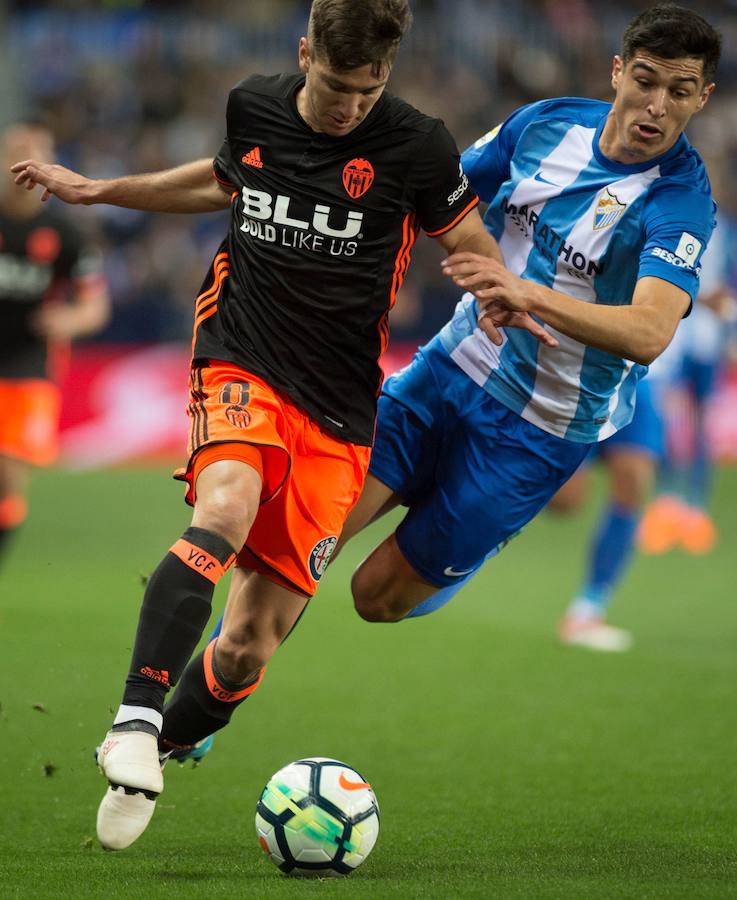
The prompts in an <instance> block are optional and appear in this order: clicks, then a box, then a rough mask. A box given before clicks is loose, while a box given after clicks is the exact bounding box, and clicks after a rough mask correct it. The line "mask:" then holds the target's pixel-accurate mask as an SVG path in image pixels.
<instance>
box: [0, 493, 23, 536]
mask: <svg viewBox="0 0 737 900" xmlns="http://www.w3.org/2000/svg"><path fill="white" fill-rule="evenodd" d="M27 515H28V502H27V501H26V498H25V497H23V496H21V495H20V494H13V495H11V496H10V497H5V499H4V500H0V528H5V529H11V528H17V527H18V526H19V525H20V524H21V523H22V522H24V521H25V519H26V516H27Z"/></svg>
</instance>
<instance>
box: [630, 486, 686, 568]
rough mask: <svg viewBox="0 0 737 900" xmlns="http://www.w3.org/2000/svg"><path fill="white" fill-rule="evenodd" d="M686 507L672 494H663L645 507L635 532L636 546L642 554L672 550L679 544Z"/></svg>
mask: <svg viewBox="0 0 737 900" xmlns="http://www.w3.org/2000/svg"><path fill="white" fill-rule="evenodd" d="M687 514H688V507H687V506H686V505H685V504H684V503H683V502H682V501H681V500H679V499H678V497H675V496H673V495H672V494H663V496H661V497H658V498H657V499H656V500H653V502H652V503H651V504H650V505H649V506H648V507H647V509H646V510H645V513H644V515H643V517H642V521H641V522H640V527H639V529H638V531H637V546H638V547H639V548H640V550H641V551H642V552H643V553H649V554H658V553H666V552H667V551H668V550H672V549H673V547H675V546H677V545H678V544H679V543H680V542H681V525H682V522H683V520H684V518H685V516H686V515H687Z"/></svg>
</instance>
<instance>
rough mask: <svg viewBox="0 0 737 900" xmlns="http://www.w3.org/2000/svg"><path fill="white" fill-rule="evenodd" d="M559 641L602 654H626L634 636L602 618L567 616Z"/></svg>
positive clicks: (559, 628) (561, 624)
mask: <svg viewBox="0 0 737 900" xmlns="http://www.w3.org/2000/svg"><path fill="white" fill-rule="evenodd" d="M558 639H559V640H560V641H561V643H563V644H568V645H569V646H572V647H585V648H586V649H587V650H598V651H599V652H600V653H626V652H627V650H629V649H630V647H631V646H632V643H633V640H632V634H631V633H630V632H629V631H626V630H625V629H624V628H616V627H615V626H614V625H609V624H608V623H607V622H605V621H604V620H603V619H600V618H589V617H586V618H583V617H582V618H579V617H577V616H572V615H567V616H566V617H565V618H564V619H563V621H562V622H561V623H560V625H559V626H558Z"/></svg>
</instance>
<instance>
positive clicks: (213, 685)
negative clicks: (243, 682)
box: [202, 638, 266, 703]
mask: <svg viewBox="0 0 737 900" xmlns="http://www.w3.org/2000/svg"><path fill="white" fill-rule="evenodd" d="M216 643H217V638H215V639H214V640H212V641H210V643H209V644H208V645H207V647H206V648H205V654H204V657H203V660H202V665H203V667H204V670H205V682H206V684H207V689H208V691H209V692H210V693H211V694H212V696H213V697H215V698H216V699H217V700H221V701H222V702H223V703H235V701H236V700H242V699H243V698H244V697H247V696H248V695H249V694H252V693H253V692H254V691H255V690H256V688H257V687H258V686H259V685H260V684H261V679H262V678H263V677H264V672H265V671H266V666H262V667H261V669H260V670H259V673H258V678H257V679H256V680H255V681H254V682H253V683H252V684H249V685H248V686H247V687H244V688H243V690H241V691H228V690H226V689H225V688H224V687H223V686H222V685H221V684H220V682H219V681H218V680H217V678H216V677H215V672H214V671H213V667H212V655H213V652H214V650H215V644H216Z"/></svg>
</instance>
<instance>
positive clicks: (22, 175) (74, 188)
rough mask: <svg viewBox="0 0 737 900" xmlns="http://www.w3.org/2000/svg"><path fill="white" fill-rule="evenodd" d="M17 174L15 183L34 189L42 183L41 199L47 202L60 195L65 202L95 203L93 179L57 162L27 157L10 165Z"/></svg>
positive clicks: (27, 188) (29, 189)
mask: <svg viewBox="0 0 737 900" xmlns="http://www.w3.org/2000/svg"><path fill="white" fill-rule="evenodd" d="M10 171H11V172H13V174H14V175H15V183H16V184H17V185H18V186H19V187H24V188H25V189H26V190H28V191H32V190H33V189H34V188H35V187H36V185H40V186H41V187H42V188H43V189H44V191H43V194H41V200H42V201H43V202H46V201H47V200H48V199H49V198H50V197H58V198H59V199H60V200H63V201H64V202H65V203H93V202H94V201H93V198H92V194H91V191H90V188H91V186H92V184H93V182H92V180H91V179H89V178H85V176H84V175H79V174H78V173H77V172H72V170H71V169H66V168H64V166H60V165H57V164H56V163H42V162H37V161H36V160H34V159H25V160H23V161H21V162H17V163H15V164H14V165H12V166H11V167H10Z"/></svg>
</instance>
